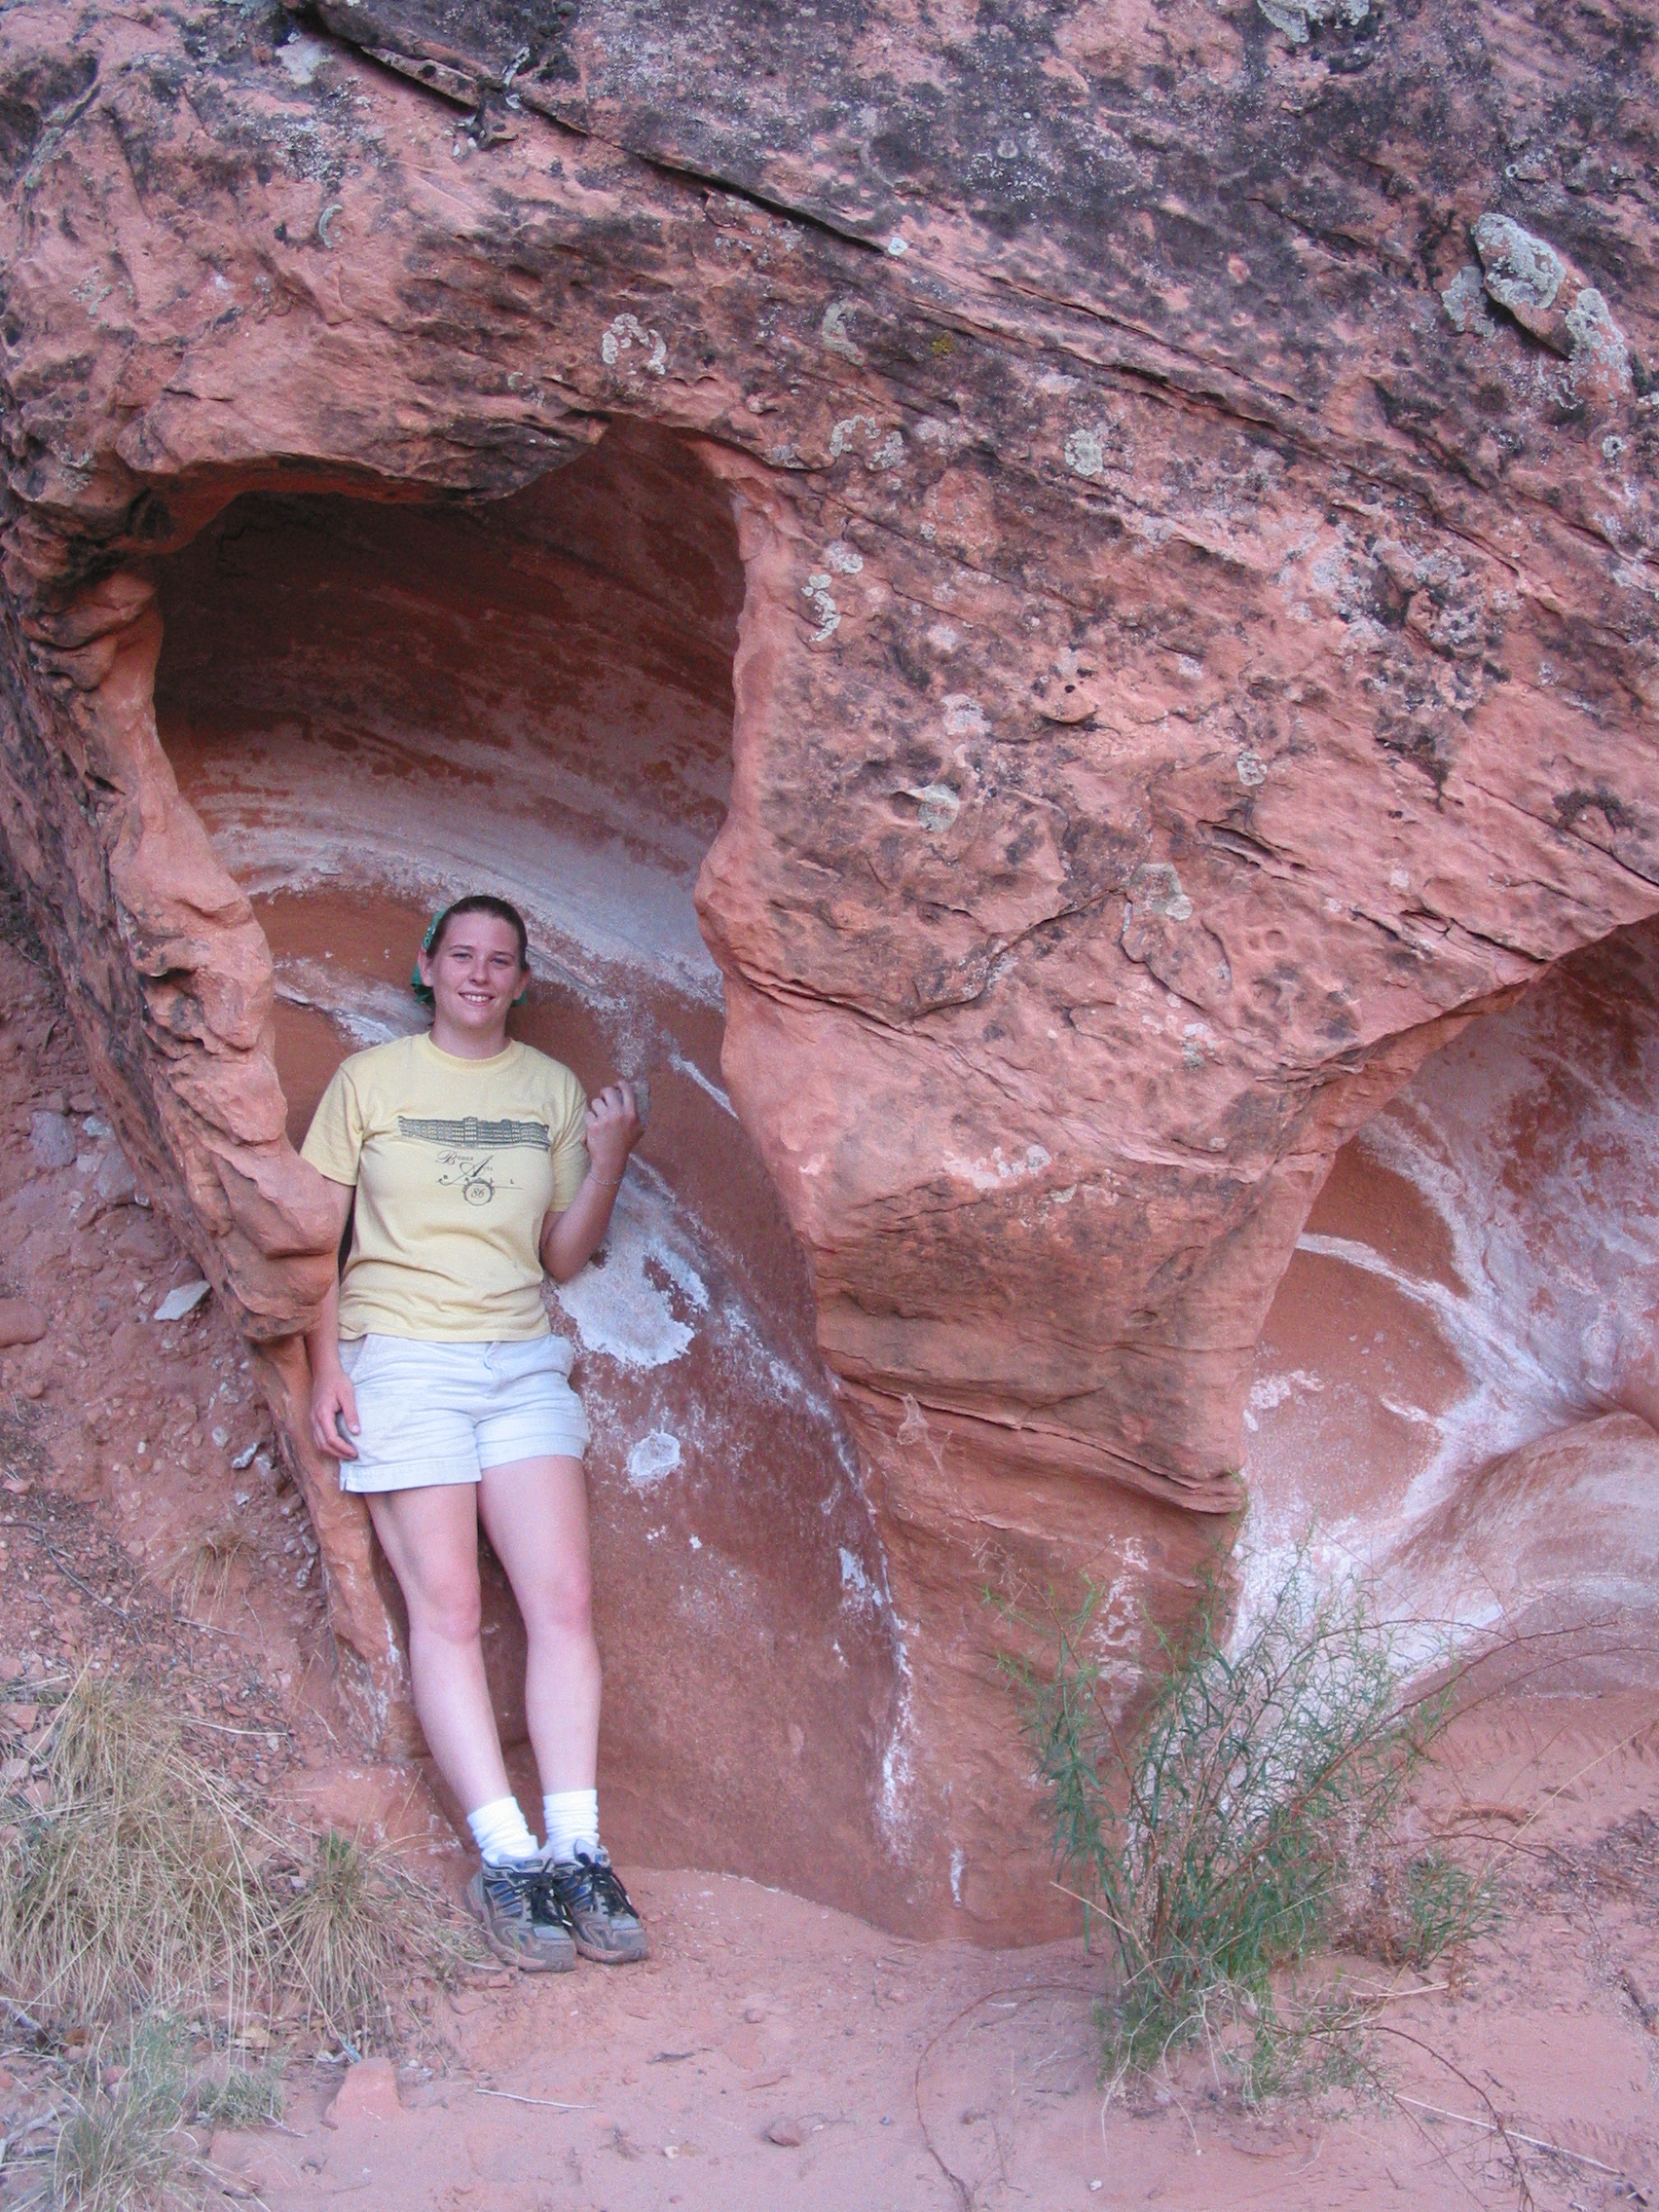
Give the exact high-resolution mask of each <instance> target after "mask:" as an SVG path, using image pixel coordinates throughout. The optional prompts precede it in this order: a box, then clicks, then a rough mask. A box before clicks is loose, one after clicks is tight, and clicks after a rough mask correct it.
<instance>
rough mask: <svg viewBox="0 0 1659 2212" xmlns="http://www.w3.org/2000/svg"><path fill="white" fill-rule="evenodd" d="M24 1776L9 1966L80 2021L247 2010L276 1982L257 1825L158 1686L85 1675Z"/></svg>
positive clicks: (1, 1896)
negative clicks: (155, 1692) (195, 1748)
mask: <svg viewBox="0 0 1659 2212" xmlns="http://www.w3.org/2000/svg"><path fill="white" fill-rule="evenodd" d="M30 1779H31V1781H32V1782H33V1783H34V1785H35V1788H34V1789H33V1790H32V1791H31V1792H30V1796H29V1797H21V1796H19V1797H14V1798H12V1799H11V1801H10V1802H9V1803H8V1804H7V1806H6V1808H5V1812H6V1816H7V1825H6V1829H5V1831H4V1839H3V1841H0V1979H4V1981H5V1983H6V1985H7V1986H8V1987H9V1988H11V1989H13V1990H18V1991H21V1992H25V1993H26V1994H27V1997H28V2001H29V2002H30V2003H31V2005H33V2006H34V2007H35V2008H36V2009H44V2010H45V2011H47V2012H49V2013H54V2014H56V2015H58V2016H59V2017H66V2018H69V2019H73V2020H79V2021H92V2020H98V2019H107V2018H115V2017H122V2016H126V2015H129V2014H131V2013H134V2012H138V2011H142V2010H145V2009H149V2008H151V2007H154V2006H161V2007H164V2008H165V2009H167V2010H168V2011H171V2012H206V2011H208V2010H209V2009H218V2010H219V2012H220V2013H221V2014H222V2015H224V2016H228V2017H229V2018H230V2019H231V2020H232V2022H233V2023H235V2022H238V2021H240V2020H242V2019H243V2018H245V2017H246V2015H247V2013H248V2010H249V2009H250V2007H252V2006H254V2005H256V2004H257V2003H258V2002H259V2001H260V1998H261V1996H262V1993H264V1992H265V1991H267V1990H268V1989H269V1988H270V1985H271V1930H270V1913H269V1909H268V1906H267V1904H266V1901H265V1898H264V1894H263V1890H262V1886H261V1883H260V1879H259V1874H258V1871H257V1869H256V1866H255V1863H254V1858H253V1846H254V1844H255V1842H256V1837H255V1834H254V1831H253V1829H252V1827H251V1824H250V1823H249V1822H248V1820H247V1818H246V1816H245V1815H244V1814H243V1812H242V1811H241V1809H240V1807H239V1806H238V1804H237V1803H236V1800H235V1798H234V1797H233V1795H232V1794H231V1792H230V1791H229V1790H228V1789H227V1788H225V1786H224V1785H223V1784H222V1783H221V1781H220V1780H219V1778H218V1777H217V1776H216V1775H215V1774H213V1773H212V1771H211V1770H210V1769H209V1768H207V1767H206V1766H204V1765H203V1763H202V1761H201V1760H200V1759H198V1758H196V1757H194V1756H193V1755H192V1754H191V1753H190V1752H189V1751H187V1750H186V1748H185V1746H184V1743H183V1741H182V1737H181V1731H180V1728H179V1725H178V1723H177V1722H176V1721H175V1720H174V1719H173V1718H172V1716H171V1715H170V1714H168V1713H167V1712H166V1709H165V1708H164V1707H163V1706H162V1704H161V1703H160V1701H159V1700H158V1699H156V1698H154V1697H151V1696H146V1695H144V1694H143V1693H142V1692H139V1691H136V1690H134V1689H133V1688H131V1687H130V1686H129V1685H127V1684H123V1683H120V1682H118V1681H116V1680H113V1679H107V1678H99V1677H95V1676H92V1675H83V1676H82V1677H80V1679H79V1680H78V1681H76V1682H75V1683H74V1685H73V1686H72V1687H71V1689H70V1690H69V1693H68V1695H67V1696H66V1697H65V1698H64V1699H63V1701H62V1703H61V1705H60V1706H59V1707H58V1709H57V1713H56V1714H55V1719H54V1721H53V1723H52V1725H51V1727H50V1730H49V1732H48V1735H47V1739H46V1742H45V1744H44V1746H43V1747H42V1748H41V1750H40V1751H38V1752H37V1753H36V1755H35V1757H34V1760H33V1762H32V1771H31V1777H30ZM30 1797H32V1798H34V1799H37V1800H40V1801H39V1802H31V1801H30Z"/></svg>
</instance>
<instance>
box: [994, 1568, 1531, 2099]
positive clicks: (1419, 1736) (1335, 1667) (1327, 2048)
mask: <svg viewBox="0 0 1659 2212" xmlns="http://www.w3.org/2000/svg"><path fill="white" fill-rule="evenodd" d="M1098 1599H1099V1594H1098V1593H1097V1592H1092V1591H1091V1592H1090V1594H1089V1596H1088V1601H1087V1603H1086V1604H1085V1605H1084V1608H1083V1610H1082V1612H1081V1614H1080V1615H1079V1616H1078V1617H1076V1618H1075V1619H1073V1620H1070V1621H1066V1622H1060V1623H1053V1622H1051V1623H1049V1624H1047V1628H1048V1639H1047V1640H1048V1641H1049V1644H1050V1651H1051V1659H1052V1665H1051V1667H1049V1668H1045V1669H1044V1670H1042V1671H1041V1672H1040V1671H1039V1670H1038V1669H1037V1668H1035V1667H1034V1666H1032V1665H1031V1664H1030V1663H1029V1662H1027V1661H1021V1660H1015V1659H1005V1662H1004V1664H1005V1667H1006V1668H1007V1670H1008V1672H1009V1673H1010V1674H1011V1675H1012V1677H1014V1681H1015V1683H1016V1686H1017V1689H1018V1692H1019V1696H1020V1701H1021V1706H1022V1717H1023V1720H1024V1723H1025V1727H1026V1730H1027V1733H1028V1736H1029V1739H1030V1741H1031V1744H1032V1746H1033V1749H1034V1751H1035V1752H1036V1757H1037V1766H1038V1771H1039V1773H1040V1774H1041V1775H1042V1777H1043V1779H1044V1781H1045V1782H1046V1783H1047V1784H1048V1786H1049V1788H1050V1791H1051V1806H1052V1813H1053V1821H1054V1830H1055V1839H1056V1844H1057V1848H1058V1857H1059V1859H1060V1862H1061V1864H1062V1868H1063V1871H1064V1874H1065V1878H1066V1886H1067V1887H1068V1888H1069V1889H1071V1890H1072V1891H1073V1893H1074V1894H1076V1895H1077V1896H1079V1897H1081V1898H1082V1899H1083V1900H1084V1903H1085V1905H1086V1907H1087V1910H1088V1918H1089V1920H1090V1922H1091V1923H1092V1922H1093V1921H1096V1920H1098V1921H1102V1922H1104V1924H1105V1926H1106V1928H1107V1930H1108V1931H1109V1933H1110V1936H1111V1941H1112V1946H1113V1949H1114V1951H1115V1955H1116V1967H1117V1972H1116V1975H1115V1978H1114V1982H1113V1986H1112V1988H1111V1991H1110V1995H1109V1998H1108V2001H1107V2004H1106V2006H1105V2008H1104V2011H1103V2014H1102V2025H1103V2032H1104V2042H1105V2055H1106V2059H1107V2063H1108V2065H1109V2067H1111V2068H1112V2069H1113V2070H1120V2069H1128V2070H1130V2071H1138V2070H1141V2069H1144V2068H1146V2067H1148V2066H1151V2065H1153V2064H1156V2063H1157V2062H1158V2061H1159V2060H1160V2059H1161V2057H1162V2056H1163V2055H1164V2054H1165V2053H1166V2052H1168V2051H1169V2050H1171V2049H1173V2048H1175V2047H1177V2046H1180V2045H1181V2044H1183V2043H1186V2042H1189V2041H1191V2040H1193V2039H1194V2038H1195V2037H1197V2036H1199V2035H1200V2034H1201V2035H1205V2036H1207V2037H1209V2038H1211V2039H1212V2040H1213V2038H1214V2035H1215V2033H1216V2030H1217V2025H1218V2022H1221V2021H1223V2020H1226V2021H1228V2022H1230V2023H1232V2024H1234V2025H1235V2026H1236V2025H1237V2023H1239V2022H1240V2021H1241V2020H1242V2021H1243V2022H1245V2023H1247V2034H1246V2037H1245V2041H1246V2043H1247V2046H1248V2049H1247V2051H1246V2053H1245V2054H1244V2056H1243V2057H1242V2058H1241V2060H1240V2063H1241V2065H1242V2067H1243V2071H1244V2074H1245V2079H1246V2085H1247V2087H1250V2088H1252V2089H1253V2090H1254V2091H1255V2092H1257V2093H1261V2092H1263V2091H1265V2090H1266V2089H1267V2088H1268V2087H1271V2086H1277V2085H1282V2083H1283V2082H1284V2081H1285V2080H1286V2079H1288V2075H1287V2071H1286V2070H1287V2068H1290V2069H1291V2070H1292V2071H1294V2062H1295V2058H1296V2051H1297V2048H1298V2046H1299V2045H1301V2044H1307V2043H1309V2039H1312V2040H1313V2041H1314V2042H1318V2043H1319V2044H1321V2045H1322V2046H1324V2048H1323V2050H1322V2056H1321V2069H1322V2070H1323V2071H1328V2070H1329V2068H1330V2066H1331V2065H1332V2064H1335V2063H1336V2059H1335V2057H1334V2048H1335V2039H1336V2037H1337V2035H1338V2032H1339V2028H1340V2026H1341V2025H1342V2024H1344V2023H1346V2025H1348V2026H1351V2025H1352V2024H1354V2023H1353V2019H1352V2013H1353V2007H1352V2006H1351V2005H1350V2004H1349V2003H1348V2001H1347V2000H1346V1999H1345V1998H1343V1997H1342V1996H1341V1995H1340V1994H1337V1995H1333V1994H1332V1993H1331V1992H1329V1991H1327V1992H1325V1993H1324V1994H1323V1995H1321V1997H1320V1998H1319V2000H1318V2003H1317V2005H1316V2007H1315V2008H1314V2009H1313V2011H1312V2012H1309V2013H1306V2014H1305V2015H1304V2016H1303V2017H1302V2018H1301V2019H1300V2020H1299V2021H1296V2022H1292V2021H1287V2020H1286V2019H1285V2018H1283V2017H1281V2014H1280V2012H1279V2009H1277V2007H1276V2006H1275V2002H1274V1992H1273V1983H1272V1977H1273V1975H1274V1972H1275V1970H1277V1969H1280V1968H1282V1967H1285V1966H1288V1965H1291V1964H1294V1963H1295V1962H1298V1961H1300V1960H1303V1959H1305V1958H1307V1957H1308V1956H1309V1953H1310V1952H1312V1951H1314V1950H1316V1949H1319V1948H1321V1947H1325V1946H1328V1945H1332V1944H1335V1943H1338V1942H1340V1941H1342V1940H1344V1939H1345V1938H1346V1937H1348V1936H1361V1937H1363V1935H1364V1932H1365V1925H1366V1917H1367V1913H1369V1915H1370V1918H1371V1921H1372V1923H1373V1924H1374V1925H1375V1926H1378V1927H1381V1926H1383V1925H1386V1926H1388V1927H1390V1928H1393V1927H1395V1926H1398V1927H1399V1928H1401V1929H1403V1930H1404V1931H1406V1939H1405V1940H1404V1941H1401V1942H1399V1943H1398V1944H1397V1946H1396V1954H1395V1955H1396V1956H1398V1957H1399V1958H1402V1959H1404V1958H1408V1957H1409V1958H1410V1959H1411V1961H1412V1963H1413V1964H1415V1965H1418V1966H1421V1965H1424V1964H1426V1963H1427V1961H1428V1960H1429V1959H1430V1958H1432V1957H1433V1956H1435V1955H1437V1954H1438V1953H1439V1952H1440V1951H1442V1950H1444V1949H1445V1948H1446V1947H1447V1946H1448V1945H1449V1944H1450V1943H1453V1942H1455V1941H1457V1940H1460V1939H1461V1938H1462V1937H1463V1936H1466V1935H1468V1934H1470V1933H1472V1932H1473V1930H1474V1927H1475V1925H1476V1923H1477V1922H1478V1921H1479V1920H1480V1918H1481V1915H1482V1914H1483V1913H1486V1914H1489V1915H1490V1909H1491V1899H1490V1894H1488V1893H1486V1892H1484V1891H1482V1890H1481V1888H1480V1885H1477V1884H1475V1883H1473V1882H1472V1880H1471V1878H1470V1877H1468V1876H1467V1875H1466V1874H1464V1873H1463V1872H1462V1870H1461V1869H1459V1868H1456V1867H1455V1866H1454V1865H1453V1864H1452V1862H1447V1861H1445V1860H1442V1859H1438V1858H1433V1857H1427V1856H1425V1857H1422V1858H1419V1859H1418V1860H1415V1861H1411V1860H1404V1859H1403V1855H1402V1852H1401V1847H1400V1844H1399V1840H1398V1821H1399V1815H1400V1813H1401V1810H1402V1806H1403V1800H1404V1797H1405V1794H1406V1791H1407V1788H1408V1787H1409V1785H1410V1783H1411V1781H1412V1778H1413V1776H1414V1775H1415V1774H1416V1773H1417V1771H1418V1770H1419V1767H1420V1766H1421V1764H1422V1761H1423V1760H1424V1758H1425V1757H1426V1756H1427V1754H1428V1752H1429V1751H1430V1749H1431V1747H1432V1745H1433V1743H1434V1741H1435V1739H1436V1738H1437V1736H1438V1735H1439V1734H1440V1732H1441V1731H1442V1729H1443V1728H1444V1727H1445V1725H1446V1722H1447V1720H1448V1718H1449V1717H1450V1713H1451V1699H1452V1690H1451V1688H1450V1687H1443V1688H1441V1689H1440V1690H1439V1691H1438V1692H1436V1693H1435V1694H1434V1695H1432V1696H1429V1697H1426V1698H1424V1697H1414V1696H1412V1695H1410V1694H1409V1693H1402V1690H1401V1686H1400V1668H1399V1664H1398V1658H1399V1655H1398V1653H1397V1650H1396V1647H1395V1640H1394V1638H1393V1636H1392V1634H1391V1633H1390V1631H1389V1630H1388V1629H1387V1628H1386V1627H1385V1626H1384V1625H1383V1624H1382V1623H1381V1622H1379V1621H1378V1619H1377V1618H1376V1617H1375V1615H1374V1613H1373V1611H1372V1609H1371V1607H1370V1606H1369V1604H1367V1602H1366V1600H1365V1598H1364V1595H1363V1593H1362V1592H1361V1591H1360V1590H1359V1589H1358V1588H1357V1586H1355V1585H1352V1584H1350V1585H1348V1586H1346V1588H1343V1589H1340V1590H1338V1591H1337V1592H1335V1593H1331V1594H1320V1593H1319V1592H1318V1591H1317V1590H1316V1589H1315V1587H1314V1585H1313V1582H1312V1578H1311V1576H1310V1574H1309V1571H1308V1568H1307V1564H1306V1561H1305V1559H1304V1558H1302V1557H1301V1556H1300V1555H1299V1556H1298V1558H1297V1559H1296V1561H1295V1562H1294V1563H1293V1566H1292V1567H1291V1569H1290V1571H1289V1572H1288V1573H1287V1574H1286V1576H1285V1577H1284V1579H1283V1581H1282V1582H1281V1583H1280V1585H1279V1587H1278V1589H1277V1591H1276V1592H1275V1593H1274V1595H1273V1597H1272V1602H1271V1603H1270V1604H1268V1606H1267V1607H1266V1609H1265V1610H1264V1611H1263V1612H1262V1613H1260V1615H1259V1616H1258V1617H1257V1618H1256V1619H1255V1620H1254V1622H1252V1623H1249V1624H1247V1625H1245V1626H1244V1627H1243V1629H1242V1631H1241V1632H1240V1633H1239V1634H1238V1635H1237V1636H1236V1637H1235V1640H1234V1641H1232V1642H1231V1643H1230V1642H1228V1641H1224V1637H1223V1634H1222V1627H1221V1624H1222V1615H1223V1604H1222V1598H1221V1593H1220V1592H1219V1591H1218V1590H1217V1589H1216V1588H1215V1587H1214V1586H1213V1585H1209V1586H1206V1587H1205V1588H1204V1589H1203V1591H1202V1593H1201V1595H1200V1599H1199V1603H1198V1606H1197V1608H1196V1610H1195V1612H1194V1615H1193V1617H1192V1619H1191V1620H1190V1622H1189V1623H1188V1624H1187V1626H1186V1627H1185V1628H1184V1629H1183V1630H1182V1632H1181V1633H1180V1634H1179V1636H1178V1637H1165V1636H1162V1635H1160V1636H1159V1638H1158V1645H1159V1654H1160V1657H1161V1662H1162V1673H1161V1678H1160V1679H1159V1681H1158V1682H1157V1684H1156V1686H1155V1687H1154V1689H1153V1690H1152V1693H1151V1696H1150V1699H1149V1701H1148V1703H1147V1705H1146V1706H1145V1708H1144V1710H1143V1711H1142V1713H1141V1714H1140V1715H1139V1718H1138V1720H1137V1722H1136V1724H1135V1726H1134V1728H1133V1731H1132V1733H1131V1734H1128V1735H1125V1734H1124V1731H1123V1729H1122V1727H1121V1726H1120V1724H1119V1722H1118V1720H1117V1718H1116V1717H1115V1716H1114V1713H1113V1710H1112V1703H1111V1700H1110V1697H1109V1695H1108V1693H1107V1692H1106V1691H1105V1689H1104V1688H1103V1684H1102V1677H1101V1669H1100V1665H1099V1663H1098V1661H1097V1660H1096V1659H1095V1657H1094V1656H1093V1652H1092V1649H1091V1635H1090V1631H1091V1628H1092V1624H1093V1621H1094V1616H1095V1613H1096V1610H1097V1606H1098ZM1011 1617H1013V1618H1014V1619H1015V1620H1017V1621H1019V1622H1020V1624H1021V1625H1022V1626H1023V1627H1024V1628H1025V1629H1026V1630H1028V1631H1029V1630H1031V1629H1033V1628H1038V1629H1041V1628H1042V1627H1043V1626H1044V1625H1045V1624H1042V1623H1039V1622H1035V1621H1033V1620H1032V1619H1031V1618H1030V1616H1028V1615H1023V1614H1013V1615H1012V1616H1011ZM1382 1867H1389V1868H1391V1869H1393V1872H1392V1875H1391V1880H1392V1882H1393V1889H1394V1892H1397V1896H1398V1909H1397V1910H1396V1909H1395V1906H1394V1903H1393V1901H1392V1899H1393V1892H1391V1893H1390V1903H1389V1910H1388V1912H1387V1913H1385V1914H1383V1913H1380V1912H1379V1909H1378V1904H1379V1900H1378V1897H1377V1894H1376V1879H1375V1877H1376V1875H1377V1872H1378V1869H1379V1868H1382ZM1356 1905H1357V1906H1358V1907H1359V1908H1360V1909H1358V1910H1356Z"/></svg>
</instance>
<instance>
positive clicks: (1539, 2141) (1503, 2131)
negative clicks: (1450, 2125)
mask: <svg viewBox="0 0 1659 2212" xmlns="http://www.w3.org/2000/svg"><path fill="white" fill-rule="evenodd" d="M1394 2096H1395V2100H1396V2102H1397V2103H1399V2104H1402V2105H1410V2106H1412V2107H1413V2109H1414V2110H1415V2111H1417V2112H1426V2113H1432V2114H1433V2116H1434V2118H1435V2119H1436V2120H1456V2121H1457V2123H1458V2125H1459V2126H1462V2127H1478V2128H1479V2129H1480V2131H1481V2133H1482V2134H1483V2135H1501V2136H1502V2137H1503V2139H1504V2141H1505V2142H1506V2143H1525V2144H1526V2145H1527V2147H1528V2149H1529V2150H1531V2151H1543V2152H1545V2153H1546V2154H1547V2155H1548V2156H1549V2157H1552V2158H1570V2159H1571V2160H1572V2162H1573V2164H1574V2165H1575V2166H1593V2167H1594V2168H1595V2170H1596V2172H1597V2173H1599V2174H1610V2175H1611V2176H1612V2178H1613V2180H1614V2181H1623V2180H1624V2178H1625V2177H1624V2175H1623V2174H1622V2173H1621V2172H1620V2171H1619V2169H1618V2167H1617V2166H1604V2165H1603V2163H1602V2161H1601V2159H1600V2158H1592V2157H1589V2156H1588V2155H1587V2154H1586V2153H1585V2152H1583V2151H1568V2150H1567V2148H1566V2147H1565V2146H1564V2145H1563V2144H1560V2143H1546V2142H1545V2141H1544V2139H1543V2137H1542V2136H1541V2135H1523V2134H1522V2132H1521V2130H1520V2129H1519V2128H1518V2127H1506V2126H1505V2125H1504V2124H1503V2122H1502V2121H1501V2120H1476V2119H1474V2118H1473V2116H1472V2115H1471V2114H1469V2113H1466V2112H1449V2111H1448V2110H1447V2109H1446V2107H1445V2106H1444V2105H1426V2104H1424V2103H1423V2101H1422V2099H1421V2098H1420V2097H1408V2096H1407V2095H1406V2093H1405V2091H1404V2090H1403V2089H1396V2090H1395V2092H1394Z"/></svg>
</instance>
